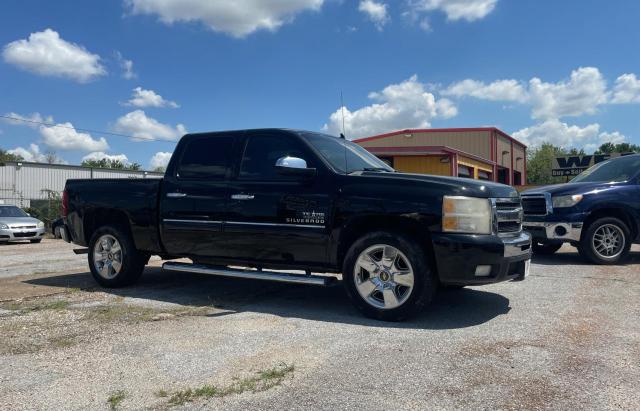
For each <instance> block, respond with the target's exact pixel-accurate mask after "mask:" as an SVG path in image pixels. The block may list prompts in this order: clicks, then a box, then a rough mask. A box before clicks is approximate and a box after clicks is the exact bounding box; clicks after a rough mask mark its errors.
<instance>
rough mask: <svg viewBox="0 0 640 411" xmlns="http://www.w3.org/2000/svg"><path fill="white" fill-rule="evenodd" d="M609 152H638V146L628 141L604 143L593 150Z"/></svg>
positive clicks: (597, 152)
mask: <svg viewBox="0 0 640 411" xmlns="http://www.w3.org/2000/svg"><path fill="white" fill-rule="evenodd" d="M611 153H640V146H638V145H636V144H630V143H618V144H614V143H604V144H603V145H601V146H600V147H599V148H598V149H597V150H596V152H595V154H611Z"/></svg>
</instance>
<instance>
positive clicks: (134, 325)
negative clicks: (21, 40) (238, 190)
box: [0, 240, 640, 410]
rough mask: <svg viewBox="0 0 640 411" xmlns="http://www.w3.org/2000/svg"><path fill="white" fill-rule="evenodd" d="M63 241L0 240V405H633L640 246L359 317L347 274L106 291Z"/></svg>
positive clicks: (160, 283) (151, 278)
mask: <svg viewBox="0 0 640 411" xmlns="http://www.w3.org/2000/svg"><path fill="white" fill-rule="evenodd" d="M71 249H72V247H71V246H69V245H68V244H65V243H63V242H61V241H55V240H45V241H44V242H43V243H42V244H12V245H0V301H1V302H0V369H1V370H2V372H0V409H40V410H45V409H46V410H50V409H78V410H79V409H110V408H111V409H231V410H236V409H237V410H245V409H265V410H266V409H270V410H272V409H309V408H311V409H327V410H333V409H370V410H378V409H380V410H382V409H425V408H429V409H451V408H458V409H461V408H465V409H466V408H472V409H496V408H497V409H516V408H526V409H546V408H554V409H558V408H560V409H576V408H578V409H579V408H590V409H629V410H632V409H633V410H637V409H640V394H639V393H638V387H640V321H639V318H640V265H638V264H639V263H640V248H638V247H635V248H634V254H633V257H632V260H631V261H630V262H629V264H628V265H625V266H621V267H606V268H605V267H594V266H588V265H584V264H583V263H582V261H581V260H580V259H579V257H578V255H577V253H575V252H574V250H573V249H571V248H570V247H567V248H566V249H563V250H562V251H561V252H560V253H559V254H558V255H556V256H554V257H553V258H544V259H543V258H537V259H535V260H534V264H533V266H532V274H531V276H530V277H529V278H528V279H527V280H526V281H524V282H520V283H502V284H497V285H492V286H486V287H472V288H467V289H463V290H460V291H447V292H442V293H441V294H440V295H439V296H438V298H437V300H436V302H435V303H434V304H433V306H432V307H431V308H430V309H429V310H428V311H425V312H424V313H423V314H422V315H421V316H420V317H419V318H416V319H415V320H413V321H410V322H406V323H402V324H386V323H380V322H375V321H370V320H367V319H365V318H363V317H362V316H361V315H360V314H359V313H358V312H356V311H355V310H354V308H352V306H351V304H350V302H349V301H348V300H347V298H346V296H345V294H344V292H343V291H342V288H341V287H334V288H326V289H324V288H314V287H310V286H296V285H283V284H272V283H265V282H258V281H245V280H232V279H223V278H215V277H208V276H204V275H188V274H181V273H171V272H162V271H161V270H160V269H159V268H158V266H159V264H160V263H161V262H160V261H159V260H153V261H152V263H151V265H152V266H151V267H149V268H147V271H146V272H145V275H144V276H143V278H142V281H141V283H140V284H139V285H138V286H136V287H132V288H126V289H121V290H105V289H101V288H100V287H98V286H96V284H95V283H94V282H93V281H92V279H91V277H90V275H89V274H88V273H87V272H86V270H87V268H86V256H76V255H74V254H73V253H72V252H71Z"/></svg>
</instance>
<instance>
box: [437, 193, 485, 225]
mask: <svg viewBox="0 0 640 411" xmlns="http://www.w3.org/2000/svg"><path fill="white" fill-rule="evenodd" d="M442 231H445V232H449V233H468V234H491V203H490V202H489V200H488V199H486V198H474V197H462V196H444V200H443V201H442Z"/></svg>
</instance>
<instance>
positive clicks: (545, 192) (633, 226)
mask: <svg viewBox="0 0 640 411" xmlns="http://www.w3.org/2000/svg"><path fill="white" fill-rule="evenodd" d="M522 205H523V208H524V223H523V224H524V227H525V229H526V230H527V231H529V232H530V233H531V235H532V236H533V252H534V253H539V254H553V253H555V252H556V251H558V250H559V249H560V247H561V246H562V244H563V243H570V244H571V245H573V246H575V247H577V248H578V251H579V253H580V255H582V256H583V257H584V258H585V259H586V260H587V261H589V262H592V263H595V264H616V263H619V262H621V261H623V260H624V259H625V258H626V257H627V256H628V254H629V250H630V248H631V244H632V243H634V242H635V243H638V242H640V155H638V154H636V155H628V156H623V157H617V158H614V159H611V160H608V161H605V162H602V163H598V164H596V165H595V166H593V167H591V168H589V169H588V170H586V171H584V172H583V173H582V174H580V175H578V176H577V177H576V178H574V179H573V180H572V181H571V182H570V183H568V184H559V185H554V186H547V187H541V188H536V189H532V190H528V191H525V192H523V193H522Z"/></svg>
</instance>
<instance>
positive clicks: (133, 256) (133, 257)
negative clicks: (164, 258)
mask: <svg viewBox="0 0 640 411" xmlns="http://www.w3.org/2000/svg"><path fill="white" fill-rule="evenodd" d="M146 263H147V257H146V256H145V255H144V254H141V253H140V252H138V250H136V248H135V245H134V244H133V240H132V239H131V237H130V236H129V235H128V234H126V233H125V232H124V230H122V229H121V228H119V227H111V226H104V227H100V228H99V229H97V230H96V232H95V233H94V234H93V236H92V237H91V240H90V241H89V267H90V269H91V274H92V275H93V278H94V279H95V280H96V281H97V282H98V284H100V285H101V286H103V287H107V288H115V287H124V286H127V285H131V284H134V283H135V282H136V281H137V280H138V279H139V278H140V276H141V275H142V272H143V271H144V266H145V264H146Z"/></svg>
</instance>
